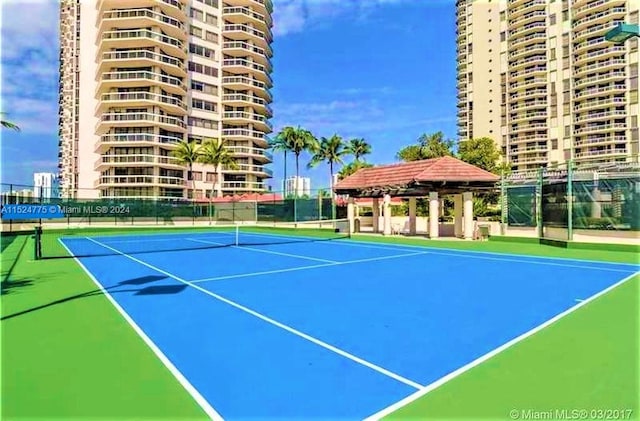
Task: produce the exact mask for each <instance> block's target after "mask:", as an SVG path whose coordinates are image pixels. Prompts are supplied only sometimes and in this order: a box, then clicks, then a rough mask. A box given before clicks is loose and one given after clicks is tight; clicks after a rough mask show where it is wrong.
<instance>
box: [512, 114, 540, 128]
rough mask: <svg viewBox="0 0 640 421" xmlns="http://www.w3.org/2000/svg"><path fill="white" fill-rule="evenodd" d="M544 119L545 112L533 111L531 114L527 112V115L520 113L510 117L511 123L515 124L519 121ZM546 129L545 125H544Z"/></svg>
mask: <svg viewBox="0 0 640 421" xmlns="http://www.w3.org/2000/svg"><path fill="white" fill-rule="evenodd" d="M541 118H542V119H546V118H547V112H546V111H533V112H528V113H520V114H515V115H511V117H510V121H511V122H512V123H516V122H519V121H523V120H524V121H529V120H539V119H541ZM545 128H546V125H545Z"/></svg>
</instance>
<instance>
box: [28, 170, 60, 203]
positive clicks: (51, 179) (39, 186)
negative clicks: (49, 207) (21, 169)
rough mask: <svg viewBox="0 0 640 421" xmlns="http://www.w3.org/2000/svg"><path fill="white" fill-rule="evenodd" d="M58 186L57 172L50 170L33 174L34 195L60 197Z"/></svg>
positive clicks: (47, 197) (46, 197) (38, 196)
mask: <svg viewBox="0 0 640 421" xmlns="http://www.w3.org/2000/svg"><path fill="white" fill-rule="evenodd" d="M58 187H59V186H58V175H57V174H54V173H50V172H37V173H34V174H33V197H35V198H40V197H42V198H43V199H51V198H54V197H58V195H59V188H58ZM41 194H42V196H41Z"/></svg>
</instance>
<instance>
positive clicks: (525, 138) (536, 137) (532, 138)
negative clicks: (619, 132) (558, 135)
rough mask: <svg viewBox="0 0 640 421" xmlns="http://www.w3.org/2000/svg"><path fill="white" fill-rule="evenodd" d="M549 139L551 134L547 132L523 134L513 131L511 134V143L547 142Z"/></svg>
mask: <svg viewBox="0 0 640 421" xmlns="http://www.w3.org/2000/svg"><path fill="white" fill-rule="evenodd" d="M548 140H549V136H547V134H546V131H545V133H536V134H530V135H523V134H522V133H520V134H518V133H513V134H510V136H509V142H508V143H509V144H510V145H515V144H521V143H525V142H526V143H532V142H546V141H548Z"/></svg>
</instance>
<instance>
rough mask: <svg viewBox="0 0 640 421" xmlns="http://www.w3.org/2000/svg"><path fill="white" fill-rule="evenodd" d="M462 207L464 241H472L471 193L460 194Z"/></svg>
mask: <svg viewBox="0 0 640 421" xmlns="http://www.w3.org/2000/svg"><path fill="white" fill-rule="evenodd" d="M462 201H463V206H464V216H463V217H464V239H465V240H473V228H474V227H473V193H471V192H465V193H462Z"/></svg>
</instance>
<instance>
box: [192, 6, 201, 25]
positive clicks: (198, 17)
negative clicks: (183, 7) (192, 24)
mask: <svg viewBox="0 0 640 421" xmlns="http://www.w3.org/2000/svg"><path fill="white" fill-rule="evenodd" d="M189 15H190V16H191V17H192V18H193V19H196V20H199V21H201V22H204V12H203V11H202V10H200V9H196V8H193V7H192V8H191V9H189Z"/></svg>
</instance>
